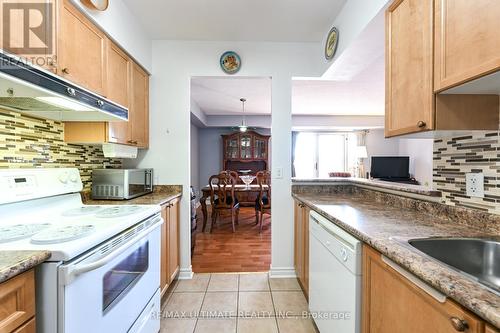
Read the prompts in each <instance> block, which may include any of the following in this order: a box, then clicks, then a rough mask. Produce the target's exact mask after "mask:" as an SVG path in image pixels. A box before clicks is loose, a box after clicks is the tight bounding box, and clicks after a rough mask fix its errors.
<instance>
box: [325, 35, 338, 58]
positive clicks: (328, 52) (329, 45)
mask: <svg viewBox="0 0 500 333" xmlns="http://www.w3.org/2000/svg"><path fill="white" fill-rule="evenodd" d="M338 43H339V31H338V30H337V28H335V27H333V28H332V29H331V30H330V32H329V33H328V36H327V37H326V43H325V58H326V60H332V59H333V56H334V55H335V52H336V51H337V45H338Z"/></svg>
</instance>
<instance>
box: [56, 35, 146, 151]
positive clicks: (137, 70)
mask: <svg viewBox="0 0 500 333" xmlns="http://www.w3.org/2000/svg"><path fill="white" fill-rule="evenodd" d="M108 43H109V44H108V47H107V52H108V56H107V65H108V68H109V71H108V77H107V80H106V82H107V91H108V98H109V99H111V100H112V101H114V102H116V103H118V104H121V105H123V106H125V107H128V108H129V120H128V122H122V121H120V122H107V123H106V122H67V123H65V125H64V126H65V127H64V141H65V142H67V143H75V144H82V143H87V144H100V143H119V144H125V145H131V146H136V147H139V148H147V147H148V145H149V75H148V74H147V73H146V72H145V71H144V70H143V69H142V68H141V67H140V66H139V65H137V64H136V63H135V62H134V61H133V60H132V59H130V57H128V56H127V55H126V54H125V53H124V52H123V51H122V50H121V49H120V48H119V47H118V46H117V45H115V44H114V43H112V42H111V41H109V42H108Z"/></svg>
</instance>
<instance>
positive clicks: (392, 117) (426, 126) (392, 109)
mask: <svg viewBox="0 0 500 333" xmlns="http://www.w3.org/2000/svg"><path fill="white" fill-rule="evenodd" d="M448 2H449V3H453V5H451V6H450V7H452V8H454V10H453V13H455V12H458V10H457V9H456V6H457V4H460V3H464V6H465V2H464V1H462V0H460V1H454V0H453V1H446V0H396V1H395V2H393V3H392V4H391V6H390V7H389V8H388V9H387V11H386V99H385V100H386V108H385V111H386V112H385V136H386V137H392V136H397V135H404V134H412V133H419V132H425V131H433V130H443V131H445V130H467V131H469V130H495V129H498V120H499V112H498V109H499V102H498V101H499V99H498V95H489V94H474V95H472V94H435V93H434V81H435V78H436V77H437V78H440V77H441V76H440V75H441V74H440V73H442V71H443V68H448V66H447V65H446V66H445V67H442V66H443V65H441V67H439V66H438V67H439V68H436V70H434V44H435V42H434V30H435V27H434V25H435V22H434V17H435V15H434V11H435V10H436V11H440V10H441V9H440V5H436V8H435V4H436V3H448ZM485 2H488V1H483V0H482V1H480V3H485ZM476 5H477V2H474V1H471V2H470V3H467V7H470V6H476ZM496 7H500V3H498V2H497V5H496ZM495 10H496V11H497V12H498V10H499V9H495ZM492 12H494V11H493V10H492ZM484 15H486V14H484ZM497 17H499V18H500V16H499V15H497ZM462 19H463V17H462V16H461V17H460V19H459V20H462ZM472 19H473V18H472V17H470V16H468V17H467V18H466V19H465V20H464V21H465V22H468V21H470V20H472ZM457 20H458V19H457ZM449 22H450V20H448V23H449ZM496 22H497V24H499V23H498V22H500V20H497V21H496ZM449 24H450V25H451V23H449ZM459 25H460V24H453V25H452V26H453V27H455V26H459ZM436 29H437V28H436ZM449 29H450V30H452V31H454V30H455V29H458V28H456V27H455V28H453V29H452V28H451V27H450V28H449ZM497 30H498V29H497ZM455 34H456V32H455ZM464 34H467V33H465V32H464ZM458 36H459V34H457V36H456V38H458ZM467 38H469V37H467ZM485 38H486V37H485ZM488 38H489V37H488ZM497 39H498V35H497ZM448 40H449V37H446V41H448ZM466 40H467V39H466ZM474 40H475V39H474ZM447 43H451V42H447ZM451 44H452V45H453V43H451ZM497 44H498V41H497ZM462 47H463V45H462V46H461V49H460V50H459V49H458V47H457V49H456V50H455V49H453V51H452V52H451V53H450V56H449V58H450V59H451V58H453V59H455V58H456V59H457V60H453V61H454V63H456V64H458V63H464V64H465V63H467V62H468V61H469V60H464V58H466V57H467V56H466V54H467V52H468V48H462ZM476 50H477V48H476ZM471 52H472V51H471ZM474 52H475V51H474ZM478 52H479V53H480V54H481V55H484V54H486V53H483V52H481V51H478ZM495 54H496V55H497V56H498V55H499V54H500V53H499V49H498V48H497V51H496V53H495ZM478 57H479V56H477V57H475V58H476V59H477V58H478ZM441 58H442V57H441ZM436 59H437V58H436ZM456 64H454V65H453V66H452V68H458V67H459V66H458V65H456ZM440 80H441V79H438V80H436V84H438V82H437V81H440Z"/></svg>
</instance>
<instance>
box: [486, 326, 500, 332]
mask: <svg viewBox="0 0 500 333" xmlns="http://www.w3.org/2000/svg"><path fill="white" fill-rule="evenodd" d="M484 333H500V330H497V329H496V328H494V327H493V326H490V325H486V328H485V330H484Z"/></svg>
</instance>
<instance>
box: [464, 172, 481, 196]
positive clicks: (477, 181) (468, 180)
mask: <svg viewBox="0 0 500 333" xmlns="http://www.w3.org/2000/svg"><path fill="white" fill-rule="evenodd" d="M465 187H466V188H467V196H469V197H476V198H484V174H483V173H467V174H465Z"/></svg>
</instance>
